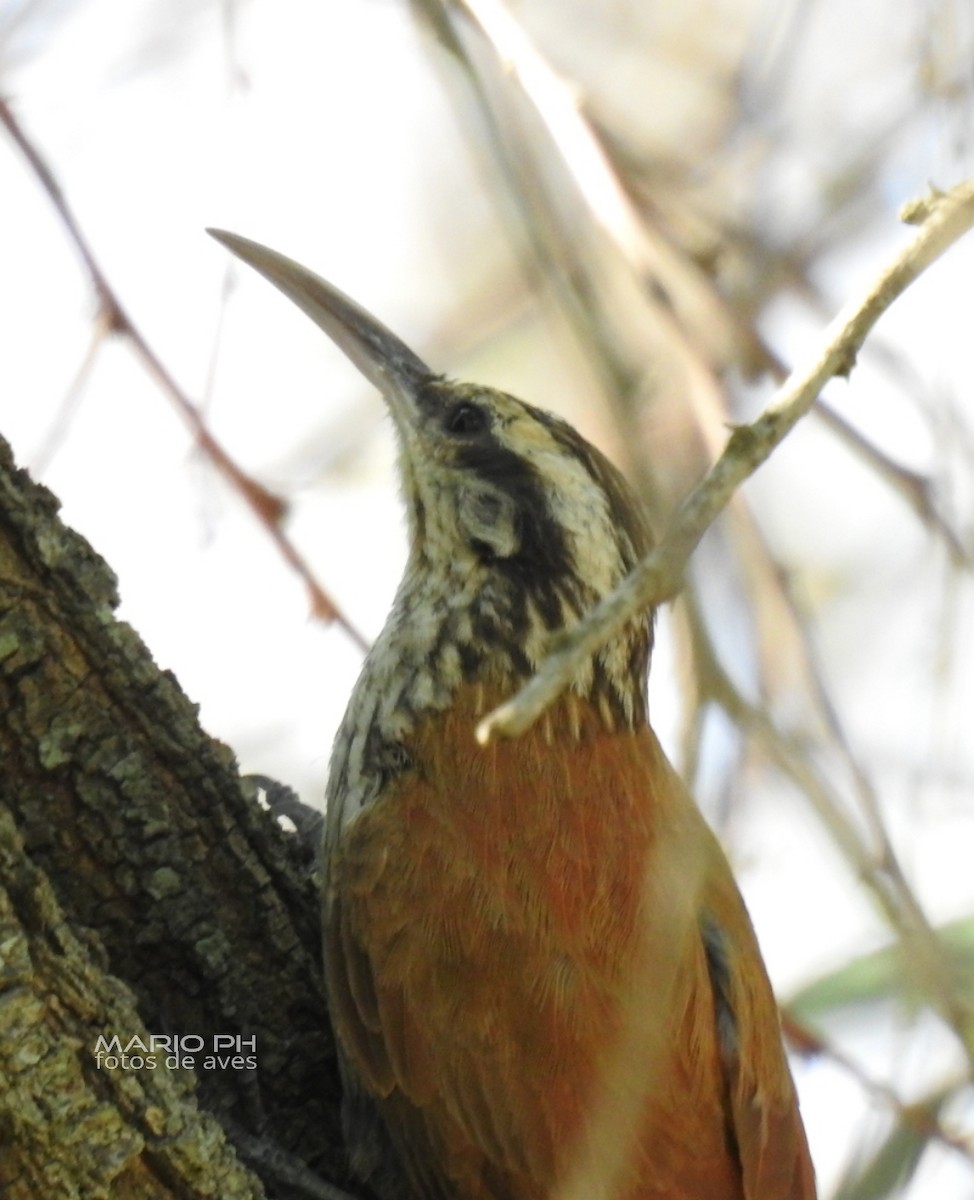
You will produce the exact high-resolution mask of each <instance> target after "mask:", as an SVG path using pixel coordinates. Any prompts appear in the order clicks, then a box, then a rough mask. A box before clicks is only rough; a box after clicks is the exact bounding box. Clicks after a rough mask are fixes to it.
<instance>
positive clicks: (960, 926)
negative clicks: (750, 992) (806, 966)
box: [786, 917, 974, 1022]
mask: <svg viewBox="0 0 974 1200" xmlns="http://www.w3.org/2000/svg"><path fill="white" fill-rule="evenodd" d="M934 932H935V933H936V934H937V936H938V937H939V938H940V940H941V942H942V943H943V945H944V948H945V950H946V951H947V957H948V961H949V963H950V967H951V970H952V971H953V972H954V973H955V974H956V975H958V976H960V977H962V978H966V980H967V985H966V986H967V987H969V988H974V917H962V918H960V919H959V920H956V921H951V922H948V923H947V924H945V925H942V926H940V927H939V928H938V929H935V931H934ZM923 998H924V989H923V980H922V979H918V978H917V974H916V972H915V971H913V970H911V963H910V959H909V956H905V955H904V953H903V948H902V947H901V946H899V945H894V946H886V947H884V948H883V949H882V950H874V951H872V952H870V953H869V954H864V955H861V956H860V957H859V958H855V959H853V960H852V961H851V962H847V963H844V964H843V965H842V966H841V967H839V968H838V969H837V970H835V971H832V972H830V973H829V974H827V975H823V976H822V977H821V978H819V979H816V980H814V981H813V982H812V983H810V984H808V985H806V986H805V987H804V988H802V989H801V990H800V991H799V992H797V993H796V994H795V995H794V996H793V997H792V998H791V999H790V1000H789V1001H788V1003H787V1005H786V1007H787V1009H788V1011H789V1012H791V1013H792V1014H793V1015H794V1017H795V1018H796V1019H797V1020H798V1021H800V1022H807V1021H814V1020H815V1019H816V1018H821V1017H823V1016H825V1015H826V1014H827V1013H831V1012H834V1011H835V1010H836V1009H841V1008H846V1007H857V1008H861V1007H863V1006H867V1005H870V1004H877V1003H881V1002H884V1001H888V1000H890V999H896V1000H899V1001H900V1002H901V1003H904V1004H909V1005H915V1004H917V1003H919V1002H922V1000H923Z"/></svg>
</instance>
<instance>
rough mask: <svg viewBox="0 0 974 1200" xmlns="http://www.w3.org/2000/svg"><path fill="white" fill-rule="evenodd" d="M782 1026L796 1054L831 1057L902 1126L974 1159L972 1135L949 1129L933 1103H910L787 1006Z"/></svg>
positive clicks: (783, 1013) (959, 1081)
mask: <svg viewBox="0 0 974 1200" xmlns="http://www.w3.org/2000/svg"><path fill="white" fill-rule="evenodd" d="M781 1028H782V1032H783V1033H784V1035H785V1039H786V1041H787V1042H788V1044H789V1046H791V1048H792V1050H793V1051H794V1052H795V1053H796V1054H798V1055H801V1056H803V1057H808V1058H810V1057H812V1056H820V1057H822V1058H827V1059H828V1060H829V1061H830V1062H833V1063H835V1064H836V1066H839V1067H841V1068H842V1070H843V1071H845V1072H846V1073H847V1074H848V1075H849V1076H850V1077H851V1078H852V1079H854V1080H855V1081H856V1083H858V1084H859V1086H860V1087H861V1088H862V1090H863V1091H864V1092H866V1093H867V1095H869V1096H870V1097H871V1098H872V1099H873V1100H875V1101H877V1102H878V1103H880V1104H882V1105H884V1106H885V1107H886V1108H888V1109H889V1110H890V1111H891V1112H892V1113H893V1114H894V1115H895V1117H896V1119H897V1121H899V1123H900V1124H901V1125H903V1126H905V1127H906V1128H908V1129H913V1130H915V1131H916V1132H917V1133H919V1134H921V1135H922V1136H923V1137H926V1138H930V1139H932V1140H935V1141H938V1142H940V1143H941V1144H942V1145H944V1146H947V1147H948V1148H949V1149H951V1150H954V1151H955V1152H956V1153H957V1154H960V1155H963V1157H964V1158H965V1159H967V1161H968V1162H974V1145H972V1143H971V1140H970V1138H967V1137H964V1136H963V1135H962V1134H959V1133H953V1132H951V1131H950V1130H949V1129H945V1128H944V1126H943V1125H942V1124H941V1123H940V1121H939V1120H938V1119H937V1118H936V1117H935V1116H934V1115H933V1114H932V1112H931V1105H930V1104H929V1102H928V1103H927V1104H924V1103H923V1102H922V1101H919V1102H914V1103H912V1104H907V1103H906V1102H905V1101H903V1100H901V1099H900V1097H899V1096H898V1095H897V1094H896V1092H895V1091H894V1090H893V1089H892V1088H891V1087H888V1086H887V1085H886V1084H884V1083H880V1082H879V1081H878V1080H876V1079H873V1078H872V1076H870V1075H867V1074H866V1072H865V1071H864V1070H863V1069H862V1067H860V1066H859V1064H858V1063H857V1062H855V1061H854V1060H853V1059H852V1058H850V1057H849V1056H848V1055H847V1054H846V1053H844V1051H842V1050H840V1049H839V1048H838V1047H837V1046H835V1045H833V1044H832V1043H831V1042H828V1041H826V1040H825V1038H823V1037H822V1036H821V1035H820V1034H818V1033H816V1032H815V1031H814V1030H812V1029H809V1027H808V1026H807V1025H805V1024H804V1023H803V1022H801V1021H799V1020H797V1019H796V1018H795V1017H793V1016H792V1015H791V1014H790V1013H789V1012H788V1010H787V1008H785V1009H783V1010H782V1013H781ZM963 1086H965V1081H964V1080H958V1081H957V1090H958V1091H959V1090H960V1089H961V1088H962V1087H963Z"/></svg>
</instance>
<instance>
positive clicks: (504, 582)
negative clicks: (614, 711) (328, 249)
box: [211, 231, 651, 707]
mask: <svg viewBox="0 0 974 1200" xmlns="http://www.w3.org/2000/svg"><path fill="white" fill-rule="evenodd" d="M211 232H212V233H213V235H214V236H215V237H216V238H217V239H218V240H219V241H220V242H222V243H223V244H224V245H226V246H227V247H228V248H229V249H230V250H232V251H233V252H234V253H235V254H236V255H237V256H238V257H240V258H241V259H243V260H244V261H245V262H246V263H248V264H249V265H250V266H252V267H254V268H255V269H256V270H257V271H259V272H260V273H261V274H262V275H264V276H265V277H266V278H267V279H269V280H270V281H271V282H272V283H274V284H275V285H276V286H277V287H278V288H280V289H281V291H283V292H284V293H285V294H286V295H287V296H289V297H290V298H291V299H292V300H293V301H295V303H297V304H298V305H299V307H301V308H302V309H303V310H304V311H305V312H306V313H307V314H308V315H309V316H310V317H311V318H312V320H314V321H315V322H316V323H317V324H318V325H319V326H320V327H321V328H322V329H323V330H324V331H325V332H326V333H327V334H328V335H329V337H331V338H332V340H333V341H334V342H335V343H336V344H337V345H338V346H339V347H340V348H341V349H342V350H343V351H344V352H345V354H347V355H348V357H349V358H350V359H351V360H352V362H354V363H355V365H356V366H357V367H358V368H359V369H360V370H361V371H362V372H363V374H364V375H365V376H366V377H367V378H368V379H369V380H370V381H371V382H372V383H374V384H375V385H376V387H377V388H378V389H379V390H380V391H381V392H382V394H383V396H384V397H385V400H386V403H387V405H388V407H389V411H390V413H391V414H392V418H393V421H394V423H395V426H396V430H397V433H398V436H399V442H400V448H401V453H400V462H401V470H402V479H403V490H404V498H405V503H406V508H407V513H408V518H409V523H410V530H411V553H410V560H409V566H408V568H407V575H406V583H407V584H408V583H409V581H410V580H411V579H412V580H414V581H416V582H417V586H418V582H419V581H420V580H424V581H425V582H426V593H425V594H428V592H429V580H430V579H432V580H433V581H434V583H435V581H436V580H437V579H440V580H442V587H443V588H444V589H449V588H455V587H456V586H457V581H458V580H459V579H464V580H466V581H467V583H468V584H469V583H470V581H473V583H474V584H475V585H476V586H475V589H474V590H475V591H476V592H477V594H483V595H484V596H486V597H487V599H486V601H485V603H489V604H490V605H491V606H492V607H493V608H494V609H496V608H497V607H498V605H500V607H501V608H503V609H504V613H503V615H502V617H501V620H500V624H501V625H504V626H506V627H508V629H509V633H510V636H512V637H514V638H518V639H520V640H521V641H522V642H523V644H524V652H523V653H522V654H521V655H519V656H515V660H516V661H518V665H519V666H520V667H523V669H527V670H530V669H533V667H534V666H536V665H537V660H538V658H539V655H540V654H541V653H542V649H541V647H542V644H543V643H544V642H545V641H546V640H547V637H548V636H549V635H550V634H552V633H555V632H557V631H558V630H560V629H562V628H564V627H566V626H568V625H571V624H572V623H573V622H574V621H575V620H577V619H578V618H579V617H580V616H582V615H583V614H584V613H585V612H586V611H588V610H589V609H590V608H592V607H593V606H594V605H595V604H596V603H597V602H598V601H599V600H600V599H602V597H603V596H605V595H607V594H608V593H609V592H610V591H611V590H612V589H613V588H614V587H615V586H616V585H617V584H618V583H619V582H620V581H621V580H622V578H623V577H624V576H625V575H626V574H627V573H628V571H630V570H631V569H632V567H633V566H634V565H635V563H636V562H637V561H638V559H639V558H640V557H641V556H643V555H644V554H645V553H647V551H648V549H649V547H650V544H651V537H650V533H649V529H648V526H647V523H646V520H645V518H644V516H643V513H642V511H641V509H640V506H639V504H638V503H637V501H636V500H635V498H634V496H633V495H632V493H631V491H630V489H629V487H628V485H627V484H626V482H625V480H624V479H623V478H622V476H621V475H620V474H619V472H618V471H617V470H616V469H615V467H613V466H612V464H611V463H610V462H609V461H608V460H607V459H606V458H605V457H604V455H602V454H601V453H600V452H599V451H598V450H596V449H595V447H593V446H591V445H590V444H589V443H588V442H586V441H585V439H584V438H582V437H581V436H579V434H578V433H576V432H575V430H573V429H572V428H571V426H569V425H568V424H567V423H566V422H564V421H562V420H561V419H560V418H558V417H556V416H553V415H551V414H550V413H547V412H544V411H542V410H540V409H537V408H535V407H533V406H532V405H530V404H527V403H525V402H524V401H521V400H518V399H516V398H515V397H514V396H510V395H507V394H506V393H504V392H499V391H496V390H494V389H491V388H486V387H480V386H477V385H475V384H469V383H457V382H453V381H450V380H447V379H445V378H443V377H442V376H440V375H437V374H436V373H434V372H433V371H431V370H430V368H429V367H427V366H426V364H425V363H424V362H423V361H422V360H421V359H420V358H419V357H418V356H417V355H416V354H415V353H414V352H413V351H412V350H410V349H409V347H408V346H406V345H405V344H404V343H403V342H402V341H401V340H400V339H399V338H398V337H396V335H395V334H393V333H392V332H391V331H390V330H388V329H387V328H386V327H385V326H384V325H382V324H381V323H380V322H379V321H377V320H376V319H375V318H374V317H373V316H371V314H369V313H367V312H366V311H365V310H364V309H362V308H361V307H360V306H359V305H358V304H356V303H355V302H354V301H353V300H351V299H350V298H349V297H347V296H345V295H344V294H343V293H342V292H340V291H338V289H337V288H334V287H332V286H331V285H330V284H328V283H326V282H325V281H324V280H322V279H320V278H319V277H318V276H316V275H314V274H313V273H312V272H310V271H308V270H307V269H306V268H304V267H302V266H300V264H298V263H296V262H294V261H293V260H291V259H288V258H285V257H284V256H282V255H279V254H277V253H276V252H274V251H272V250H268V249H267V248H266V247H263V246H260V245H258V244H257V243H255V242H251V241H248V240H246V239H244V238H240V237H237V236H236V235H234V234H228V233H223V232H218V231H211ZM465 590H466V589H465ZM505 598H506V599H505ZM501 632H503V630H502V631H501ZM628 636H629V639H630V640H631V641H632V643H633V644H632V645H631V646H629V647H627V653H625V654H624V655H620V654H619V653H616V654H615V655H614V656H613V657H614V658H615V659H616V660H617V669H618V670H623V669H624V670H625V671H626V672H627V673H628V674H629V676H630V680H631V678H632V675H633V673H636V674H638V675H642V676H643V677H644V676H645V670H646V660H647V657H648V652H649V645H650V631H649V625H648V623H647V624H645V625H643V626H642V627H641V628H639V629H633V630H631V631H629V635H628ZM619 649H620V648H619V647H616V651H617V652H618V650H619ZM608 650H611V648H608ZM607 652H608V651H607ZM623 663H625V667H623ZM613 673H615V672H613ZM620 682H621V681H620ZM640 690H641V689H640ZM627 707H628V706H627Z"/></svg>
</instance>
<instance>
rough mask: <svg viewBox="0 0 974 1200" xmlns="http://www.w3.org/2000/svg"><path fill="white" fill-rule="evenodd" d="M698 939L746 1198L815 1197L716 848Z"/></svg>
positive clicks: (770, 1004)
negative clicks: (705, 965) (702, 948)
mask: <svg viewBox="0 0 974 1200" xmlns="http://www.w3.org/2000/svg"><path fill="white" fill-rule="evenodd" d="M705 901H706V904H707V915H706V916H705V917H704V921H703V926H702V934H703V938H704V943H705V948H706V953H707V963H708V971H709V974H710V980H711V987H712V989H713V993H714V1007H715V1013H716V1019H717V1024H718V1039H719V1044H720V1053H721V1059H722V1063H723V1067H724V1071H725V1075H726V1081H727V1103H728V1105H729V1108H730V1114H729V1115H730V1123H731V1127H732V1128H733V1132H734V1137H735V1139H736V1142H737V1149H738V1153H739V1156H740V1162H741V1172H742V1176H743V1184H744V1195H745V1197H746V1200H815V1194H816V1193H815V1177H814V1171H813V1168H812V1162H811V1157H810V1155H809V1152H808V1143H807V1141H806V1138H805V1129H804V1126H803V1124H802V1120H801V1117H800V1115H799V1110H798V1100H797V1096H796V1094H795V1086H794V1083H793V1081H792V1078H791V1072H790V1070H789V1068H788V1062H787V1059H786V1057H785V1051H784V1046H783V1043H782V1040H781V1032H780V1022H779V1019H778V1011H777V1004H776V1002H775V999H774V994H773V992H772V989H771V984H770V982H769V981H768V977H767V973H766V971H765V968H764V963H763V960H762V958H761V953H760V950H759V948H758V945H757V939H756V937H755V934H754V929H753V927H752V925H751V920H750V917H749V916H748V913H747V910H746V909H745V907H744V902H743V900H742V899H741V895H740V893H739V892H738V890H737V885H736V884H735V883H734V880H733V878H732V877H731V874H730V869H729V867H728V866H727V864H726V861H724V859H723V853H722V852H720V861H719V862H718V863H716V864H715V868H714V870H713V871H712V872H711V873H710V876H709V879H708V886H707V892H706V896H705Z"/></svg>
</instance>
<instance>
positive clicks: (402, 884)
mask: <svg viewBox="0 0 974 1200" xmlns="http://www.w3.org/2000/svg"><path fill="white" fill-rule="evenodd" d="M575 703H576V705H578V702H577V700H576V701H575ZM579 707H580V709H581V728H580V736H579V737H578V739H577V740H576V741H574V742H571V743H569V744H567V745H565V744H561V745H560V746H559V748H558V751H557V752H555V753H553V752H552V751H551V749H550V747H547V746H546V745H545V744H544V740H543V735H541V734H540V733H539V734H535V735H531V734H529V735H528V736H527V737H525V738H523V739H520V740H518V741H515V742H501V743H498V744H495V745H493V746H491V747H488V748H487V749H486V750H483V749H481V748H480V747H478V746H476V744H475V743H474V740H473V734H472V729H473V725H474V720H473V719H472V713H473V708H474V697H473V696H472V695H466V694H465V693H464V691H463V690H461V692H460V693H459V694H458V696H457V698H456V703H454V705H453V706H452V708H451V710H450V712H449V714H447V715H439V716H437V718H436V719H435V720H431V721H428V722H425V723H423V724H421V725H420V726H419V727H418V729H417V731H416V732H415V734H414V735H413V737H412V739H411V741H410V743H409V747H408V748H409V752H410V756H411V758H412V760H413V761H414V762H416V763H420V764H422V766H421V768H418V769H416V770H414V771H410V772H407V773H405V774H404V775H403V776H401V778H400V779H399V780H398V781H397V782H396V783H395V784H393V785H392V786H390V787H389V788H388V789H387V790H386V791H385V792H384V793H383V795H382V796H381V797H380V798H379V800H378V801H377V802H376V803H375V804H374V805H373V806H372V807H371V808H370V809H369V810H367V811H366V812H365V813H363V814H362V815H361V816H360V817H359V818H358V820H357V821H356V822H355V823H354V824H353V825H352V826H351V827H350V828H349V829H348V831H347V833H346V835H345V838H344V840H343V842H342V845H341V848H340V849H339V851H338V852H337V854H336V856H335V860H334V862H333V864H332V871H331V879H332V892H333V894H335V895H339V896H340V897H341V900H340V903H339V904H338V905H337V906H336V907H335V908H333V910H332V912H331V916H330V921H331V924H332V928H330V930H329V936H328V939H327V955H328V971H329V979H330V981H331V988H332V996H333V1008H334V1016H335V1020H336V1024H337V1029H338V1033H339V1036H340V1039H341V1042H342V1044H343V1045H344V1047H345V1051H346V1054H347V1055H348V1057H349V1059H350V1063H351V1065H352V1067H353V1068H354V1070H355V1071H356V1072H357V1073H358V1074H359V1075H360V1076H361V1077H362V1078H363V1079H364V1080H365V1081H366V1083H367V1086H368V1087H369V1088H370V1090H371V1091H372V1092H373V1094H374V1095H376V1096H378V1097H379V1098H380V1099H379V1107H380V1110H383V1109H384V1110H385V1112H386V1115H387V1118H388V1120H387V1123H388V1125H389V1128H390V1131H391V1133H392V1136H393V1140H394V1142H395V1144H396V1146H397V1150H398V1152H399V1156H400V1159H401V1160H402V1162H403V1163H404V1164H405V1169H406V1170H407V1171H408V1172H410V1174H411V1177H412V1182H413V1187H414V1189H415V1191H416V1195H417V1197H421V1198H423V1200H426V1197H428V1196H431V1195H433V1194H434V1185H433V1184H431V1182H430V1179H431V1174H432V1176H435V1178H436V1183H435V1192H436V1194H438V1193H439V1192H442V1193H443V1194H444V1195H449V1196H453V1197H462V1200H508V1198H509V1200H542V1198H543V1200H553V1198H554V1197H559V1196H562V1195H564V1194H567V1193H570V1192H571V1190H572V1188H573V1186H574V1181H577V1180H579V1179H581V1178H583V1177H584V1178H585V1179H587V1180H588V1181H589V1184H590V1183H591V1179H592V1178H593V1174H592V1172H594V1178H596V1179H603V1180H611V1181H613V1182H612V1188H613V1190H612V1191H611V1192H609V1191H606V1192H604V1193H603V1194H605V1195H607V1196H608V1195H611V1196H612V1197H613V1200H664V1198H675V1197H681V1198H682V1200H810V1198H811V1197H812V1196H813V1195H814V1190H813V1185H812V1181H811V1168H810V1166H809V1163H808V1152H807V1148H806V1146H805V1140H804V1133H803V1131H802V1127H801V1123H800V1120H799V1118H798V1114H797V1107H796V1101H795V1095H794V1089H793V1086H792V1083H791V1078H790V1075H789V1072H788V1068H787V1064H786V1062H785V1058H784V1052H783V1049H782V1045H781V1038H780V1033H779V1030H778V1018H777V1010H776V1008H775V1004H774V1000H773V997H772V994H771V990H770V987H769V984H768V981H767V978H766V975H765V972H764V967H763V965H762V963H761V959H760V955H759V952H758V949H757V945H756V942H755V939H754V934H753V931H752V929H751V925H750V922H749V920H748V917H747V913H746V911H745V909H744V906H743V902H742V901H741V898H740V896H739V894H738V892H737V889H736V887H735V885H734V883H733V880H732V878H731V876H730V872H729V868H728V867H727V864H726V861H725V860H724V857H723V854H722V852H721V850H720V848H719V847H718V845H717V843H716V841H715V840H714V838H713V836H712V835H711V834H710V832H709V830H708V829H707V827H706V825H705V823H704V821H703V820H702V818H701V817H700V815H699V813H698V812H697V810H696V808H695V806H694V805H693V803H692V802H691V801H690V799H689V797H688V796H687V795H686V793H685V791H684V789H683V788H682V785H681V784H680V783H679V781H678V780H677V779H676V777H675V776H674V774H673V773H672V771H671V769H670V768H669V766H668V764H667V763H666V760H665V758H664V757H663V755H662V753H661V751H660V750H659V748H658V745H657V744H656V741H655V739H654V738H653V735H652V733H651V732H650V731H649V730H648V729H647V728H643V729H641V730H638V731H634V732H621V733H607V732H605V730H604V729H603V727H602V725H601V723H600V722H599V720H598V719H597V717H595V716H594V714H593V713H592V712H591V710H590V709H588V707H587V706H586V705H585V704H584V703H583V704H581V705H579ZM433 742H435V744H431V743H433ZM456 779H462V780H465V781H466V788H465V791H464V792H463V794H457V793H456V791H455V789H454V788H453V786H452V784H451V781H452V780H456ZM527 784H529V786H526V785H527ZM377 864H381V867H380V868H379V869H377ZM681 880H689V881H690V882H689V883H687V884H686V885H685V886H684V884H683V882H681ZM705 915H709V918H710V919H712V920H713V921H715V922H716V923H717V924H718V925H719V928H720V930H721V933H722V936H723V938H724V941H725V943H726V948H727V956H728V981H729V982H728V986H729V991H730V1003H731V1006H732V1010H733V1015H734V1020H735V1022H736V1042H735V1045H734V1046H733V1047H732V1050H731V1052H728V1050H727V1048H726V1047H722V1045H721V1044H720V1039H719V1036H718V1029H717V1021H716V1018H715V999H714V994H713V989H712V984H711V979H710V976H709V974H708V963H707V956H706V954H705V952H704V945H703V940H702V936H701V933H700V929H701V923H702V920H703V919H704V916H705ZM336 925H337V927H338V928H337V929H336V928H334V926H336ZM377 1020H378V1026H379V1027H378V1029H377V1028H376V1022H377ZM620 1047H621V1048H623V1049H624V1051H625V1053H624V1054H622V1053H621V1051H620V1053H619V1054H614V1050H619V1049H620ZM620 1059H621V1061H617V1060H620ZM600 1111H601V1112H602V1113H603V1114H607V1119H606V1121H605V1122H604V1127H605V1129H606V1130H610V1131H611V1136H610V1137H609V1138H608V1140H606V1139H605V1138H603V1137H601V1136H596V1135H597V1134H598V1133H599V1130H600V1129H602V1126H601V1125H599V1123H598V1120H597V1119H596V1114H598V1113H599V1112H600ZM404 1113H408V1119H404V1116H403V1114H404ZM411 1131H412V1132H411ZM419 1131H421V1132H419ZM417 1139H418V1142H419V1143H422V1146H420V1145H419V1144H417ZM610 1142H611V1143H612V1144H613V1145H612V1146H609V1148H608V1149H606V1146H607V1145H608V1144H609V1143H610ZM430 1153H432V1154H433V1159H432V1160H431V1159H430V1157H429V1155H430ZM418 1162H421V1163H422V1168H421V1169H420V1168H418V1167H417V1166H416V1165H415V1164H416V1163H418ZM411 1163H412V1164H414V1165H413V1166H410V1165H409V1164H411ZM589 1184H587V1185H586V1186H589Z"/></svg>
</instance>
